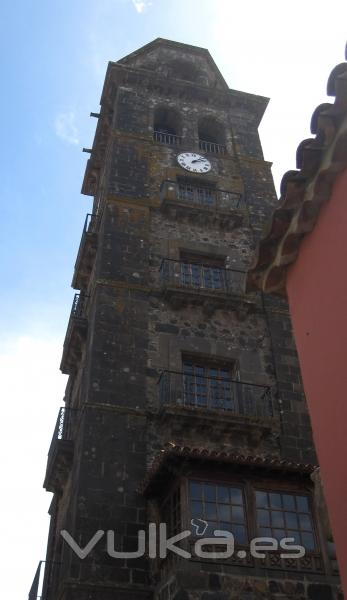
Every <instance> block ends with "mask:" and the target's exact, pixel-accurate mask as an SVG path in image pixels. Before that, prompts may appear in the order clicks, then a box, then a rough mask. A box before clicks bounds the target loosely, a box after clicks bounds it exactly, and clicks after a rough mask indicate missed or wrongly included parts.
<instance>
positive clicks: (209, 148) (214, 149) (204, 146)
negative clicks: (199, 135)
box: [199, 140, 227, 154]
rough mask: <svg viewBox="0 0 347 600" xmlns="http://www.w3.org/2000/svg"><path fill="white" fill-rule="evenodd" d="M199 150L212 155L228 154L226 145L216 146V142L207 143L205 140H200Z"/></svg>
mask: <svg viewBox="0 0 347 600" xmlns="http://www.w3.org/2000/svg"><path fill="white" fill-rule="evenodd" d="M199 148H200V150H202V151H203V152H207V153H211V154H226V152H227V149H226V146H225V145H224V144H215V143H214V142H206V141H205V140H199Z"/></svg>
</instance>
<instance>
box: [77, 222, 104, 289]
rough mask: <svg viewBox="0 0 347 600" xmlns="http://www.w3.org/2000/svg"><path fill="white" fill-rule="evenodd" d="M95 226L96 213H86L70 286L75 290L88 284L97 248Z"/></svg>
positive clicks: (84, 287)
mask: <svg viewBox="0 0 347 600" xmlns="http://www.w3.org/2000/svg"><path fill="white" fill-rule="evenodd" d="M97 226H98V217H97V215H94V214H90V213H88V214H87V216H86V219H85V222H84V227H83V233H82V237H81V242H80V245H79V249H78V253H77V258H76V263H75V269H74V275H73V279H72V287H73V288H75V289H77V290H82V289H86V288H87V286H88V281H89V276H90V273H91V271H92V268H93V263H94V258H95V254H96V248H97V238H98V235H97Z"/></svg>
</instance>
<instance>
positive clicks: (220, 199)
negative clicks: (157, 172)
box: [160, 180, 247, 228]
mask: <svg viewBox="0 0 347 600" xmlns="http://www.w3.org/2000/svg"><path fill="white" fill-rule="evenodd" d="M160 198H161V206H162V209H164V210H167V209H174V210H175V216H178V217H179V216H181V215H182V216H184V217H187V216H188V217H189V215H190V214H191V216H192V219H193V220H194V221H195V222H196V220H197V219H198V222H199V223H201V224H203V223H205V222H206V223H207V222H209V221H211V219H212V221H213V222H214V223H215V222H216V223H219V224H220V226H221V227H223V228H226V227H233V226H237V225H241V224H242V223H243V222H244V221H245V218H246V215H247V211H246V203H245V199H244V197H243V196H242V194H241V193H237V192H230V191H227V190H221V189H218V188H214V187H211V186H203V185H198V184H195V183H190V182H181V181H168V180H167V181H164V182H163V183H162V185H161V189H160Z"/></svg>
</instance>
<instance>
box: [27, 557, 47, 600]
mask: <svg viewBox="0 0 347 600" xmlns="http://www.w3.org/2000/svg"><path fill="white" fill-rule="evenodd" d="M45 564H46V561H45V560H40V562H39V564H38V567H37V569H36V573H35V575H34V579H33V582H32V584H31V588H30V591H29V595H28V600H39V599H41V600H45V597H46V594H43V591H42V588H43V580H44V576H45Z"/></svg>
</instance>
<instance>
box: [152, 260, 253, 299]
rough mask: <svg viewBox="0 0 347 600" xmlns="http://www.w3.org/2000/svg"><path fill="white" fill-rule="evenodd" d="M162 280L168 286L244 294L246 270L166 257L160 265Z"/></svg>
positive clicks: (215, 292) (216, 292)
mask: <svg viewBox="0 0 347 600" xmlns="http://www.w3.org/2000/svg"><path fill="white" fill-rule="evenodd" d="M160 280H161V284H162V285H163V286H164V287H166V288H175V289H185V290H195V291H200V292H209V293H213V294H216V295H217V294H219V295H221V294H237V295H242V294H244V292H245V281H246V272H245V271H240V270H237V269H225V268H222V267H216V266H211V265H208V264H206V265H205V264H196V263H189V262H186V261H178V260H171V259H169V258H164V259H163V260H162V262H161V265H160Z"/></svg>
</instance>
